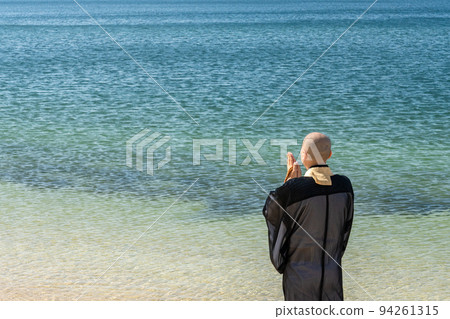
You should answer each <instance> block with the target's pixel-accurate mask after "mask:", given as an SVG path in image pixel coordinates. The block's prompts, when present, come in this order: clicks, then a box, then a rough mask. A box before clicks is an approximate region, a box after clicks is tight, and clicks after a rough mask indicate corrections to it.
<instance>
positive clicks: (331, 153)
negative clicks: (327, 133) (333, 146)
mask: <svg viewBox="0 0 450 319" xmlns="http://www.w3.org/2000/svg"><path fill="white" fill-rule="evenodd" d="M331 155H333V152H332V151H331V150H330V156H328V158H330V157H331Z"/></svg>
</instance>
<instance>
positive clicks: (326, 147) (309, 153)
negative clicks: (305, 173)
mask: <svg viewBox="0 0 450 319" xmlns="http://www.w3.org/2000/svg"><path fill="white" fill-rule="evenodd" d="M301 154H302V162H303V164H304V165H305V167H306V166H308V167H310V166H312V165H317V164H319V165H322V164H325V163H326V161H327V160H328V159H329V158H330V156H331V140H330V138H329V137H328V136H326V135H325V134H322V133H318V132H313V133H309V134H308V135H306V137H305V139H304V140H303V144H302V150H301Z"/></svg>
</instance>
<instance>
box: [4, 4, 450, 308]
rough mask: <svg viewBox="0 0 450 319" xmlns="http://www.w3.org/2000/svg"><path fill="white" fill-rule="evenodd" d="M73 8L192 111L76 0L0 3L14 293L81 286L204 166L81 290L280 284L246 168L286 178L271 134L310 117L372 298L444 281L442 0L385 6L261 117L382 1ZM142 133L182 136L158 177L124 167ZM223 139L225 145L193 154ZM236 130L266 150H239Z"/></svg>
mask: <svg viewBox="0 0 450 319" xmlns="http://www.w3.org/2000/svg"><path fill="white" fill-rule="evenodd" d="M80 3H81V4H82V5H83V6H84V7H85V8H86V10H88V11H89V12H90V13H91V14H92V15H93V16H94V17H95V18H96V19H98V21H99V23H100V24H102V25H103V26H104V27H105V28H106V30H108V32H110V34H111V35H112V36H113V37H114V38H116V39H117V41H118V42H119V43H120V44H121V45H122V46H123V47H124V48H126V50H127V51H128V52H129V53H130V54H131V55H132V56H133V57H134V58H135V59H136V60H137V61H139V63H141V64H142V66H143V67H144V68H145V69H146V70H147V71H148V72H149V73H150V74H151V75H152V76H153V77H154V78H155V79H156V80H157V81H158V82H159V83H160V84H161V85H162V86H163V87H164V88H165V89H166V90H167V91H168V92H170V94H171V95H172V96H173V97H174V98H175V99H176V100H177V101H178V102H179V103H180V104H181V105H182V106H183V108H185V109H186V110H187V111H188V112H189V114H190V115H191V116H192V117H193V118H194V119H195V120H196V121H197V122H198V123H199V125H196V124H195V123H194V121H192V120H191V119H190V118H189V116H187V115H186V114H185V113H184V112H183V111H181V110H180V108H179V107H178V106H177V105H176V104H175V103H174V102H173V101H172V100H171V99H170V98H168V97H167V95H166V94H165V93H164V92H163V91H162V90H161V89H160V88H159V87H158V86H157V85H156V84H155V83H154V82H153V81H152V80H151V79H149V78H148V77H147V75H146V74H145V73H144V72H143V71H142V70H141V69H140V68H139V67H138V66H137V65H136V64H135V63H134V62H133V61H132V60H131V59H130V58H129V57H128V56H127V55H126V54H125V53H124V52H123V51H122V50H120V48H118V46H117V45H116V44H115V43H114V42H112V41H111V39H110V38H108V36H107V35H106V34H105V33H104V32H103V31H102V30H101V29H100V28H99V27H98V26H96V25H93V22H92V21H91V20H90V19H89V17H88V16H86V14H84V13H83V12H82V11H81V10H80V9H79V8H78V7H77V6H76V5H75V4H74V3H73V2H71V1H65V2H61V1H45V2H44V1H27V2H22V1H11V2H9V1H7V2H2V3H0V43H1V46H0V114H1V116H0V181H1V185H2V186H1V188H2V191H1V194H2V195H1V197H0V213H1V215H0V224H1V228H0V229H1V230H0V245H1V252H2V255H3V256H7V257H6V258H4V259H2V261H1V264H0V269H1V276H2V277H1V279H0V280H1V281H0V289H2V290H1V291H2V292H1V293H0V297H1V298H3V299H20V298H25V299H73V298H76V297H77V296H78V295H79V294H81V292H82V291H84V289H85V288H86V287H90V286H89V285H92V283H93V282H94V281H95V280H96V278H97V276H98V275H99V274H101V273H102V271H104V270H105V269H106V268H107V267H108V266H109V265H110V264H111V263H112V262H113V261H114V260H115V258H117V256H119V255H120V252H121V251H123V250H124V249H126V248H127V247H128V246H129V245H130V244H131V243H132V242H133V241H134V239H135V238H137V237H138V236H139V234H140V233H141V232H142V231H143V230H145V229H146V227H147V225H150V224H151V223H152V222H153V221H154V220H155V218H157V216H159V215H160V214H161V213H162V212H164V210H165V209H166V207H167V206H168V205H170V204H171V203H172V202H173V201H174V200H175V199H176V198H177V197H178V196H179V195H180V194H181V193H182V192H183V191H184V190H185V189H187V188H188V186H189V185H190V184H191V183H192V182H193V181H194V180H195V179H196V178H199V179H198V181H197V182H196V183H195V185H194V186H193V187H192V189H190V191H189V192H187V193H186V194H185V196H184V197H183V198H182V200H181V201H180V202H178V203H177V204H175V206H174V207H172V208H171V209H170V210H169V211H168V212H167V215H165V216H164V218H162V219H161V220H160V221H159V222H158V223H157V224H156V225H155V228H152V229H151V231H150V232H149V233H148V234H146V235H145V236H144V237H142V238H141V239H140V240H139V241H138V242H137V243H136V246H134V247H133V248H132V249H131V250H130V251H129V252H128V253H127V254H126V255H124V256H123V260H122V259H121V261H120V262H118V263H117V264H116V265H115V266H114V267H112V268H111V270H109V271H108V273H107V274H106V275H105V277H104V278H102V279H101V280H99V281H98V282H96V284H95V285H94V286H93V287H91V288H89V291H88V292H87V293H86V297H91V298H97V299H276V298H281V297H280V296H281V292H280V286H279V284H280V282H279V278H278V277H277V276H276V273H275V272H274V271H273V270H272V269H271V266H270V264H269V263H268V256H267V251H266V238H265V225H264V223H263V220H262V218H261V216H260V210H261V207H262V205H263V202H264V199H265V194H264V192H263V191H262V190H261V189H260V188H259V187H258V186H257V185H256V184H255V183H254V182H253V181H252V179H251V178H252V177H253V178H255V179H256V180H257V181H258V182H259V183H261V185H262V186H263V187H264V188H266V189H268V190H270V189H273V188H275V187H277V186H278V185H279V184H280V181H281V180H282V179H283V177H284V170H285V168H284V167H283V166H282V165H280V163H279V161H280V155H279V148H278V147H275V146H271V144H270V140H273V139H297V140H298V143H300V141H301V139H302V138H303V136H304V135H305V134H307V133H308V132H310V131H321V132H324V133H327V134H329V135H330V136H331V138H332V140H333V143H334V146H333V152H334V155H333V157H332V158H331V160H330V162H329V163H330V166H331V167H332V170H333V171H334V172H336V173H341V174H346V175H347V176H349V177H350V179H351V180H352V182H353V185H354V188H355V195H356V204H355V205H356V214H357V218H356V220H355V223H356V227H355V231H354V232H353V234H352V239H351V240H352V242H351V247H350V248H349V249H350V250H349V252H348V253H347V256H346V258H347V259H346V261H345V262H346V263H347V264H348V267H349V273H351V274H353V275H354V277H356V278H357V280H358V282H360V283H361V285H362V286H364V287H366V288H367V290H368V291H369V292H370V293H371V294H372V295H374V296H375V297H376V298H379V299H389V298H394V299H414V298H418V299H426V298H431V299H444V298H445V297H446V296H448V293H449V291H448V288H447V287H448V275H447V272H446V269H448V248H446V247H447V246H448V245H446V243H448V235H446V234H447V233H448V215H449V206H450V197H449V191H450V183H449V182H448V179H447V178H446V175H448V171H449V160H448V158H449V150H450V142H449V140H448V139H447V138H446V137H447V136H448V134H449V133H450V132H449V128H448V123H449V119H450V109H449V104H448V103H449V95H450V94H449V93H450V92H449V77H450V76H449V74H450V73H449V69H450V68H449V67H450V65H449V62H448V61H449V59H448V57H449V45H448V44H449V43H448V34H449V31H450V24H449V21H450V20H449V18H450V6H449V4H448V3H447V2H445V1H427V2H426V3H423V2H422V1H401V0H398V1H389V2H384V1H380V2H379V3H377V4H376V5H374V7H373V8H372V9H371V10H370V11H369V12H368V13H367V15H365V16H364V17H363V18H362V19H361V20H360V21H359V22H358V23H356V24H355V25H354V27H353V28H352V29H350V31H349V32H348V33H347V34H345V35H344V36H343V37H342V39H341V40H340V41H339V42H337V44H336V45H335V46H333V47H332V48H331V49H330V50H329V51H328V52H327V54H326V55H324V56H323V58H322V59H321V60H320V61H319V62H318V63H317V64H315V65H314V66H313V67H312V68H311V70H310V71H309V72H308V73H306V74H305V76H304V77H303V78H302V79H301V80H300V81H298V82H297V83H296V84H295V85H294V86H293V87H292V88H291V89H290V91H289V92H287V93H286V94H285V95H284V96H283V98H282V99H280V100H279V101H278V102H277V103H276V104H275V105H274V106H273V107H272V108H270V110H269V111H267V113H265V114H264V116H262V117H261V118H260V119H259V120H258V121H257V122H256V123H255V124H254V125H253V126H252V125H251V124H252V123H253V122H254V121H255V120H256V119H257V118H258V117H259V116H260V115H261V113H262V112H263V111H264V110H265V109H266V108H267V107H268V106H269V105H271V104H272V102H273V101H274V100H275V99H276V98H277V97H278V96H279V95H280V94H281V93H282V92H283V91H284V90H285V89H286V88H287V87H288V86H289V85H291V84H292V82H293V81H294V80H295V79H296V78H297V77H298V76H299V75H300V74H301V73H302V72H303V71H304V70H305V69H306V68H307V67H308V66H309V65H310V64H311V63H312V62H313V61H314V60H315V59H316V58H317V57H318V56H319V55H320V54H321V53H322V52H323V51H324V50H325V49H326V48H327V47H328V46H329V45H330V43H332V42H333V41H334V40H335V39H336V38H337V37H338V36H339V35H340V34H341V33H342V32H343V31H344V30H345V29H346V28H347V27H348V26H349V25H350V24H351V23H352V22H353V21H354V19H355V18H356V17H357V16H358V15H359V14H361V13H362V12H363V11H364V10H365V9H366V8H367V7H368V6H369V5H370V1H369V2H367V1H349V2H338V3H335V2H331V1H329V2H328V1H308V2H301V1H286V2H284V1H282V2H279V1H276V2H275V1H274V2H270V1H269V2H264V3H262V2H259V1H250V2H246V3H245V4H241V3H238V2H226V1H218V2H214V3H208V2H206V1H205V2H201V1H200V2H198V1H196V2H190V1H176V2H164V3H162V2H153V1H127V2H124V1H106V2H104V1H81V2H80ZM143 128H149V129H151V130H152V131H157V132H160V133H162V134H164V135H167V136H170V137H171V140H170V142H169V143H168V145H170V147H171V151H172V157H171V161H170V162H169V163H168V164H167V165H165V166H164V167H163V168H162V169H160V170H157V171H156V172H155V174H154V175H153V176H150V175H147V174H145V173H142V172H139V171H137V170H135V169H134V168H129V167H127V166H126V165H125V160H126V152H125V143H126V141H127V140H128V139H129V138H131V137H132V136H133V135H135V134H136V133H138V132H139V131H141V129H143ZM211 138H216V139H223V141H224V147H223V150H224V157H223V160H222V161H206V160H204V158H202V162H201V165H198V166H194V165H192V163H193V150H192V143H193V142H192V141H193V139H211ZM243 139H248V140H249V141H250V142H251V143H252V144H256V143H257V142H258V140H261V139H266V141H265V143H264V144H263V145H262V147H261V149H260V152H259V153H260V154H261V156H262V158H263V159H264V160H265V162H266V165H258V163H256V161H255V159H254V158H252V161H251V162H250V163H249V165H240V164H241V163H242V162H243V161H244V160H245V158H246V157H247V155H248V154H249V153H248V152H247V150H246V148H245V146H244V144H243ZM229 140H236V152H237V153H236V154H237V161H236V163H237V165H233V166H230V165H229V164H228V159H229V158H228V157H229V150H230V147H229V144H228V141H229ZM163 150H164V149H163V148H162V149H161V152H158V153H157V154H156V156H157V158H158V159H160V158H162V157H163V155H164V154H163ZM202 150H203V149H202ZM289 150H290V151H292V152H293V153H295V154H297V153H298V146H297V147H295V146H290V147H289ZM204 151H205V153H211V152H213V151H214V149H212V148H211V147H209V148H208V147H206V148H205V149H204ZM386 245H392V250H389V251H386V249H385V246H386ZM418 256H420V257H418ZM413 277H414V278H413ZM394 279H395V280H394ZM346 280H347V281H346V287H347V288H346V295H347V296H348V298H350V299H364V294H361V290H358V289H360V288H359V287H357V285H356V284H355V283H354V282H353V281H351V280H350V279H349V278H347V279H346ZM349 280H350V281H349ZM425 281H426V282H425ZM393 283H395V284H393ZM444 284H445V285H444Z"/></svg>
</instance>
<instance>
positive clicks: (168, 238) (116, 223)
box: [0, 184, 449, 300]
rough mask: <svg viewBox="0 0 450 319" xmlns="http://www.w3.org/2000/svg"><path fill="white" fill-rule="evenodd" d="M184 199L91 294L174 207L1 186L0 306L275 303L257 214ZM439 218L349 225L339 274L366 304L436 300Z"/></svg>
mask: <svg viewBox="0 0 450 319" xmlns="http://www.w3.org/2000/svg"><path fill="white" fill-rule="evenodd" d="M193 193H195V187H194V188H193V190H192V191H190V192H189V193H187V194H186V195H185V197H184V198H183V199H182V200H181V201H180V202H179V203H177V204H175V205H174V206H173V207H172V208H171V209H170V210H169V211H168V212H167V213H166V214H165V215H164V216H163V217H162V218H161V219H160V220H159V221H158V222H157V224H156V225H155V226H154V227H153V228H151V229H150V230H149V231H148V232H147V233H146V234H145V235H144V236H143V237H142V238H141V239H140V240H139V241H138V242H137V243H136V244H135V245H134V246H133V247H132V248H131V249H130V250H129V251H128V252H127V253H125V255H124V256H123V258H121V259H120V260H119V261H118V262H117V263H116V264H115V265H114V266H113V267H112V268H111V269H110V270H109V271H108V272H107V273H106V274H105V275H104V276H103V277H102V278H101V279H99V280H98V281H97V282H96V283H95V284H94V282H95V281H96V280H97V279H98V276H99V275H100V274H101V273H102V272H103V271H104V270H106V269H107V268H108V267H109V266H110V265H111V264H112V263H113V262H114V260H115V259H116V258H117V257H118V256H120V254H121V253H122V252H123V251H125V250H126V249H127V248H128V247H129V246H130V244H131V243H132V242H134V241H135V239H136V238H138V236H139V235H140V234H141V233H142V232H143V231H144V230H145V229H146V228H147V227H148V226H149V225H151V223H152V222H153V221H154V220H155V218H157V217H158V216H159V215H160V214H161V213H162V212H164V211H165V209H166V207H167V206H168V205H170V203H171V202H172V201H173V200H174V199H175V198H166V199H164V200H155V199H151V198H149V199H148V200H147V201H145V200H142V199H141V198H138V197H135V198H133V197H132V196H120V195H117V196H112V195H93V194H89V193H82V192H74V191H70V190H66V191H64V190H41V189H32V188H28V187H24V186H20V185H14V184H1V186H0V194H1V195H0V201H1V202H2V203H4V205H3V206H2V211H1V216H0V238H2V240H1V241H0V245H1V246H0V253H1V255H2V256H3V258H2V259H1V260H0V269H2V271H1V277H0V287H1V291H0V299H3V300H12V299H26V300H29V299H30V300H34V299H39V300H71V299H75V298H78V297H79V296H80V295H81V294H82V293H85V295H84V296H83V298H86V299H99V300H113V299H115V300H117V299H120V300H122V299H123V300H279V299H282V298H283V297H282V291H281V277H280V276H279V275H278V273H277V272H276V271H275V270H274V269H273V268H272V266H271V264H270V261H269V257H268V252H267V237H266V236H267V235H266V226H265V222H264V220H263V217H262V215H261V214H260V213H259V211H255V212H251V213H250V214H246V215H243V216H241V217H236V216H230V217H226V216H225V217H218V216H210V218H206V217H205V216H204V212H205V211H206V210H207V209H208V207H207V206H206V204H205V202H202V201H192V200H191V198H192V194H193ZM448 217H449V212H448V211H447V212H440V213H439V212H435V213H431V214H429V215H418V216H417V215H410V214H408V215H387V216H381V215H357V216H356V219H355V224H354V228H353V231H352V236H351V239H350V243H349V247H348V251H347V253H346V255H345V258H344V261H343V266H344V268H345V269H346V270H347V271H348V272H349V273H350V275H351V276H352V277H353V278H354V279H355V280H356V281H357V282H358V283H359V284H360V285H361V286H362V287H364V289H366V290H367V291H368V292H369V294H370V295H372V296H373V297H374V298H375V299H378V300H405V299H406V300H408V299H409V300H413V299H414V300H416V299H419V300H439V299H445V298H446V296H448V294H449V288H448V287H449V285H448V276H447V271H448V266H449V264H448V256H449V247H448V245H447V241H448V234H447V233H448V232H447V230H448V227H449V218H448ZM344 283H345V296H346V299H347V300H368V299H370V298H369V296H367V295H365V293H364V292H363V291H362V290H361V288H360V287H359V286H358V284H356V283H355V282H354V281H353V280H352V279H350V278H349V277H347V276H346V275H344Z"/></svg>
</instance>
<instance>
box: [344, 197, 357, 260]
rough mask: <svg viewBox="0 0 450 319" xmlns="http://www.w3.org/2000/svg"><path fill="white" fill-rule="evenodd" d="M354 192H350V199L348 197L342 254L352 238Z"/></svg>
mask: <svg viewBox="0 0 450 319" xmlns="http://www.w3.org/2000/svg"><path fill="white" fill-rule="evenodd" d="M353 213H354V208H353V192H352V193H348V199H347V214H346V217H345V223H344V238H343V243H342V255H344V252H345V249H346V248H347V243H348V239H349V238H350V232H351V230H352V224H353Z"/></svg>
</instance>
